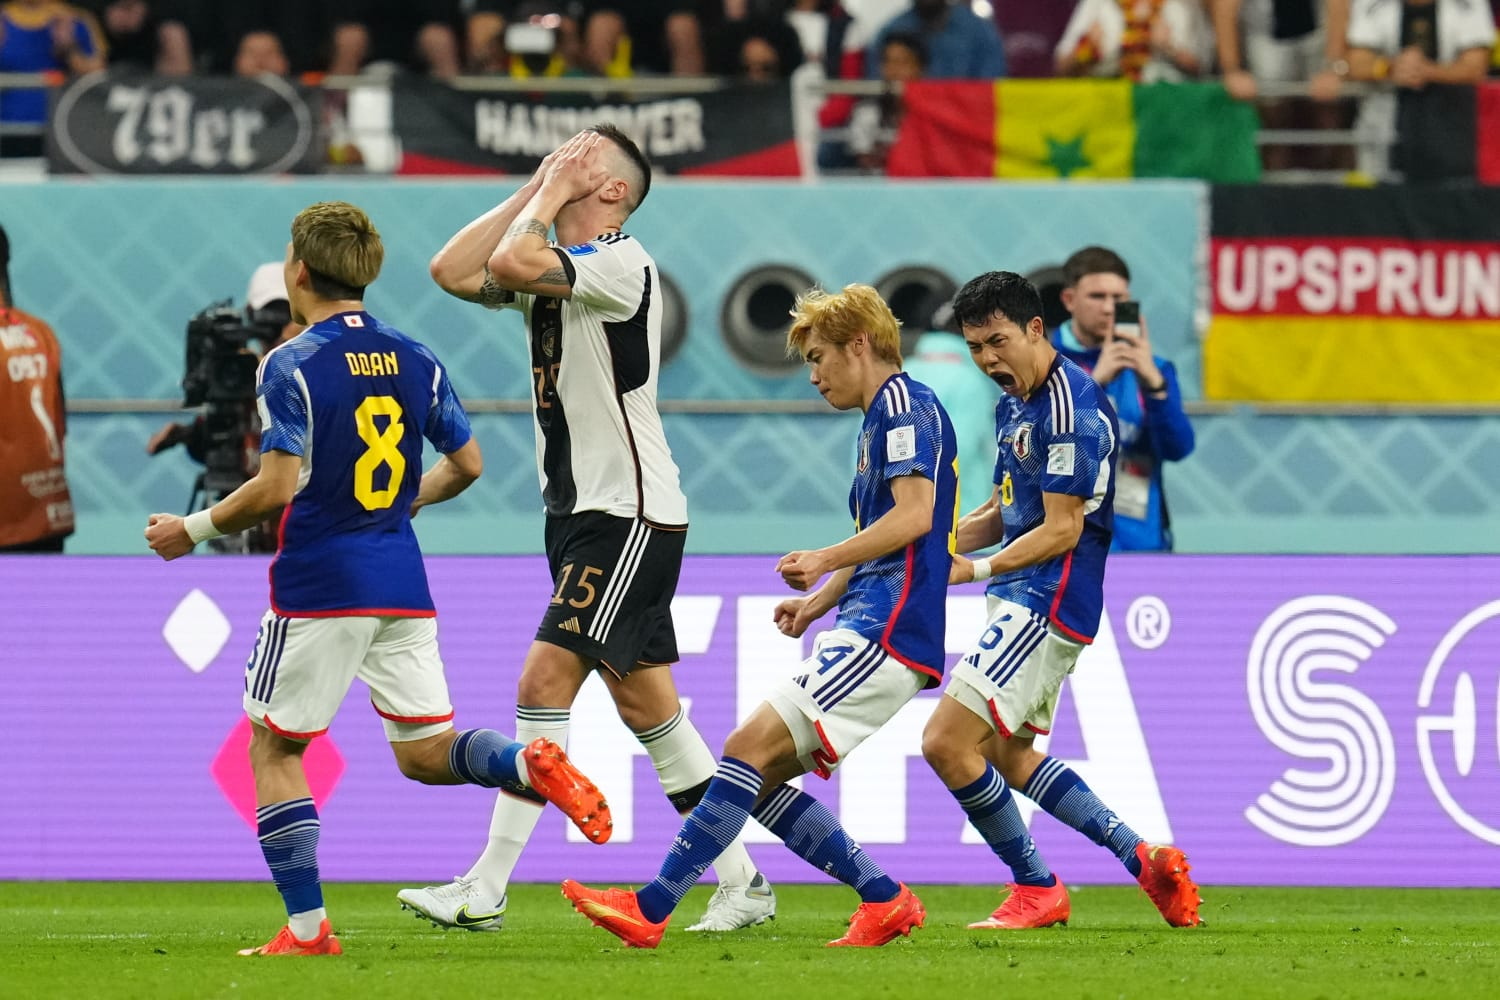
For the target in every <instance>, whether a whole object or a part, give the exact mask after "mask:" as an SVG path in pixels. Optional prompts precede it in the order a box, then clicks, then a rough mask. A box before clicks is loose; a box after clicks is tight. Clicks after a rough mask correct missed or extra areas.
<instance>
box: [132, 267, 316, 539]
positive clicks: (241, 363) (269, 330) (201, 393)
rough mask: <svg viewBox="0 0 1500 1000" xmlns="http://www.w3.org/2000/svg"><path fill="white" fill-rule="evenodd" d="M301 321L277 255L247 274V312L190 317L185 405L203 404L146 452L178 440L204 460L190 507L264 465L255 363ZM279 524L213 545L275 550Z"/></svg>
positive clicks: (223, 308)
mask: <svg viewBox="0 0 1500 1000" xmlns="http://www.w3.org/2000/svg"><path fill="white" fill-rule="evenodd" d="M301 329H302V328H301V326H299V325H298V324H296V323H294V322H292V314H291V306H290V305H289V304H288V302H287V295H286V283H285V280H284V279H283V277H282V265H281V262H280V261H271V262H269V263H266V264H262V265H260V267H258V268H256V269H255V273H254V274H252V275H251V276H250V287H249V288H248V289H247V291H246V292H245V309H244V312H243V313H242V312H240V311H238V310H235V309H233V308H231V307H230V305H229V303H228V302H220V303H215V304H214V305H211V306H209V307H208V308H206V309H204V310H203V311H202V312H200V313H198V314H197V315H196V316H194V317H193V318H192V319H190V320H189V321H188V326H187V338H186V339H187V361H186V364H185V366H184V372H183V377H182V391H183V401H182V405H183V406H200V407H202V412H200V413H199V414H198V416H197V417H196V418H195V419H194V420H193V421H192V422H191V423H182V424H179V423H169V424H167V425H166V426H164V427H162V428H161V429H160V430H159V431H157V432H156V433H155V434H153V435H151V438H150V440H148V441H147V442H146V453H147V454H149V455H157V454H160V453H161V452H163V451H166V450H167V449H168V448H172V447H174V446H176V445H179V444H181V445H183V446H185V447H186V448H187V453H188V457H189V458H191V459H192V460H193V461H195V462H198V463H200V464H202V466H203V472H202V473H200V474H199V476H198V480H197V482H196V483H194V485H193V492H192V496H191V497H190V498H189V500H188V512H189V513H191V512H193V511H195V510H201V509H206V508H208V507H211V506H213V504H214V503H216V502H217V501H218V500H220V499H222V498H223V497H225V496H228V495H229V494H230V493H232V492H234V490H235V489H237V488H238V487H239V486H240V484H241V483H243V482H245V481H246V480H248V479H250V478H251V477H252V476H254V475H255V472H256V470H257V469H258V468H259V467H260V417H259V414H258V413H257V412H256V406H255V371H256V368H257V367H258V366H259V364H260V359H261V357H262V356H263V355H264V354H265V353H266V352H267V351H269V350H270V349H271V348H273V347H275V346H276V345H277V344H280V343H282V342H283V341H285V340H289V339H291V338H292V337H294V336H296V335H297V333H298V332H299V331H300V330H301ZM275 528H276V526H275V522H274V521H268V522H267V523H266V524H264V525H262V526H261V527H259V528H256V529H253V530H251V531H248V532H245V533H244V534H243V535H239V536H225V537H224V538H222V539H214V540H212V541H211V542H210V546H211V547H213V548H214V549H215V550H216V551H221V552H231V551H233V552H274V551H275V550H276V530H275Z"/></svg>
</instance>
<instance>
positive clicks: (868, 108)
mask: <svg viewBox="0 0 1500 1000" xmlns="http://www.w3.org/2000/svg"><path fill="white" fill-rule="evenodd" d="M926 69H927V47H926V46H925V45H923V44H922V39H921V37H920V36H918V35H914V34H909V33H907V32H904V31H898V32H895V33H893V34H889V35H886V36H885V44H884V47H883V48H882V49H881V54H880V78H881V79H882V80H884V81H885V82H886V83H888V84H892V85H893V89H891V90H887V91H886V92H885V93H883V94H881V95H880V96H879V97H870V98H866V99H864V100H862V101H860V102H859V103H858V104H857V105H855V107H854V114H853V115H852V116H851V117H850V119H849V153H850V155H852V156H853V157H854V162H855V163H857V164H858V165H859V166H860V168H861V169H864V170H869V171H873V172H875V173H881V172H883V171H884V170H885V158H886V155H887V154H888V153H889V152H890V149H891V143H893V142H894V141H895V140H896V132H897V131H898V130H899V129H900V128H901V115H902V113H903V112H904V111H905V109H906V104H905V102H904V101H903V100H902V99H901V92H900V89H899V87H900V85H902V84H907V83H910V82H911V81H913V80H919V79H921V78H922V74H923V73H924V72H925V71H926ZM956 335H957V334H956V332H955V336H956ZM960 339H962V338H960ZM966 360H967V359H966ZM964 367H965V368H968V369H972V370H974V371H976V372H977V371H978V369H977V368H974V366H973V365H970V364H965V365H964ZM917 381H919V382H920V381H922V379H921V378H920V377H918V378H917ZM939 396H941V393H939ZM985 419H986V421H987V422H988V423H990V424H993V423H994V420H993V414H990V415H987V416H986V417H985ZM967 509H968V508H965V510H967Z"/></svg>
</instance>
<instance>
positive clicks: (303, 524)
mask: <svg viewBox="0 0 1500 1000" xmlns="http://www.w3.org/2000/svg"><path fill="white" fill-rule="evenodd" d="M384 253H385V251H384V248H383V246H382V245H381V242H380V234H379V233H378V232H376V231H375V227H374V226H373V225H372V224H371V222H370V220H369V218H368V217H367V216H366V215H365V213H364V212H363V211H361V210H360V209H358V208H356V207H355V206H353V205H350V204H347V203H345V202H322V203H319V204H316V205H313V206H311V207H309V208H306V209H304V210H303V211H302V212H301V213H299V214H298V215H297V217H296V219H295V220H294V221H293V222H292V241H291V243H290V244H289V245H288V247H287V255H286V265H285V278H286V287H287V293H288V295H287V298H288V301H289V303H290V305H291V313H292V318H293V319H294V320H295V321H296V322H298V323H300V324H305V325H306V326H307V329H305V330H304V331H302V333H300V334H299V335H297V336H296V337H294V338H292V339H291V340H289V341H286V342H285V343H283V344H281V345H280V346H278V347H276V348H275V349H274V350H272V351H271V352H270V353H268V354H267V355H266V357H265V359H264V360H263V361H262V362H261V366H260V371H259V373H258V376H257V378H256V401H257V404H258V405H259V408H260V415H261V422H262V426H263V430H262V433H261V451H262V455H261V464H260V471H259V472H257V473H256V475H255V477H254V478H252V479H250V480H249V481H248V482H246V483H245V484H244V485H242V486H241V487H240V488H239V489H237V490H235V491H234V492H233V493H231V494H230V495H229V496H227V497H225V498H224V499H223V500H221V501H219V502H218V503H216V504H214V505H213V506H212V507H211V508H209V509H208V510H203V511H199V512H198V513H196V514H192V515H189V516H188V517H186V518H181V517H177V516H175V515H172V514H153V515H151V517H150V520H149V523H148V525H147V528H146V540H147V541H148V542H149V543H150V545H151V548H152V550H153V551H155V552H156V553H157V554H158V555H160V556H162V558H164V559H176V558H177V557H178V556H182V555H185V554H187V553H188V552H189V551H191V550H192V548H193V546H194V545H196V544H197V543H198V542H201V541H203V540H204V539H206V538H214V537H216V536H218V535H220V534H226V533H231V532H236V531H244V530H245V529H246V528H249V527H251V526H252V525H255V524H259V523H260V522H261V521H263V520H264V519H265V518H266V517H268V516H270V515H272V514H273V513H275V512H277V511H281V510H283V508H284V512H283V513H282V516H281V531H280V544H279V546H278V548H277V552H276V557H275V559H274V560H273V561H272V563H271V610H270V611H268V612H267V613H266V615H265V617H264V618H263V619H262V620H261V626H260V632H259V634H258V635H257V637H256V641H255V649H254V651H253V652H252V653H251V655H250V661H249V663H248V664H247V666H246V674H245V694H244V708H245V712H246V714H248V715H249V717H250V721H251V722H252V724H253V728H252V731H251V733H252V735H251V738H250V764H251V768H252V770H253V771H254V773H255V797H256V807H257V808H256V816H257V821H258V833H259V836H260V844H261V850H262V852H263V853H264V854H265V858H266V864H267V865H268V866H269V867H270V869H271V876H272V878H273V879H274V880H275V882H276V888H277V889H278V890H280V892H281V895H282V899H283V900H284V901H285V903H286V910H287V924H286V926H284V927H283V928H282V929H281V931H280V932H279V933H278V934H277V935H276V936H275V937H273V938H272V939H271V940H270V941H269V942H268V943H267V944H264V945H262V946H260V947H259V948H250V949H246V950H245V951H242V952H240V954H241V955H337V954H341V952H342V949H341V947H340V945H339V941H338V938H337V937H335V936H334V935H333V933H332V930H331V928H330V925H329V922H328V919H327V913H326V911H325V909H324V906H323V890H322V885H321V883H320V881H319V877H318V862H317V848H318V833H319V830H320V821H319V819H318V811H317V808H316V807H315V806H314V804H313V800H312V797H311V793H310V791H309V790H308V784H307V777H306V774H305V773H304V771H303V767H302V755H303V753H304V751H306V749H307V746H308V744H309V742H311V741H312V740H313V739H315V738H316V737H318V736H321V735H322V734H323V733H324V732H326V731H327V730H328V727H329V724H330V723H331V722H332V721H333V717H334V713H335V712H336V711H337V710H338V707H339V704H340V702H342V701H343V699H344V696H345V694H347V693H348V690H349V685H350V684H351V683H352V682H353V681H354V679H355V678H356V677H358V678H360V679H362V680H364V681H365V683H366V684H368V685H369V687H370V700H371V702H372V703H373V705H374V707H375V711H376V712H377V713H378V714H379V715H380V716H381V718H382V719H383V720H384V723H385V731H386V737H387V739H389V740H390V744H391V749H392V750H393V751H394V752H395V755H396V763H397V765H398V766H399V767H400V769H401V773H402V774H405V775H406V776H407V777H409V778H412V779H414V780H416V781H421V782H425V783H427V784H433V785H448V784H461V783H468V784H474V785H483V786H485V787H488V788H496V787H499V786H500V785H501V784H516V783H519V784H521V785H523V786H525V787H528V788H531V789H534V790H535V791H536V792H537V793H538V794H540V795H542V796H544V797H545V798H547V799H548V800H549V801H551V802H553V803H554V804H556V805H557V806H558V807H559V808H561V809H562V810H563V811H564V812H566V813H567V814H568V815H569V817H570V818H571V819H572V820H573V821H574V822H575V823H576V824H577V825H578V826H579V828H580V829H582V830H583V831H584V833H585V834H586V835H587V836H588V837H589V839H590V840H593V841H595V842H597V843H602V842H603V841H605V840H607V839H608V838H609V830H610V822H609V810H608V807H607V806H606V805H605V804H604V801H603V799H602V798H601V797H600V796H599V792H598V789H597V788H595V787H594V786H593V784H592V783H590V782H589V781H588V779H587V778H585V777H583V776H582V775H581V774H579V773H578V771H577V770H576V769H575V768H574V767H573V766H572V765H571V764H570V763H569V762H568V760H567V757H566V755H564V754H563V752H562V750H561V749H560V748H559V747H558V746H557V745H556V744H554V743H552V742H551V741H548V740H545V739H537V740H536V741H534V742H532V743H531V744H529V745H528V746H525V747H523V746H522V745H521V744H520V743H517V742H516V741H514V740H511V739H510V738H508V737H506V736H502V735H500V734H499V733H497V732H495V731H494V730H491V729H468V730H464V731H463V732H457V731H455V729H454V727H453V721H452V720H453V706H452V704H451V703H450V702H449V700H448V687H447V683H446V682H445V681H444V678H443V662H442V659H441V658H440V657H439V655H438V645H437V625H436V622H435V616H436V611H434V609H433V605H432V597H431V595H430V594H429V593H428V589H427V574H426V571H425V569H424V568H423V565H422V553H421V550H420V549H419V548H418V546H417V537H416V534H415V533H414V532H413V531H412V525H411V519H412V516H413V515H414V514H415V513H416V512H417V511H418V510H420V509H421V508H422V507H424V506H427V505H428V504H434V503H441V502H443V501H444V500H448V499H451V498H452V497H455V496H457V495H458V494H459V493H461V492H463V490H464V489H466V488H467V487H468V486H469V485H470V484H471V483H473V482H474V480H476V479H477V478H478V477H479V474H480V471H481V468H482V464H483V463H482V459H481V457H480V454H479V445H478V443H477V442H476V441H475V440H474V439H473V437H472V435H471V433H470V430H469V419H468V417H467V415H466V414H465V413H464V409H463V406H462V405H461V404H460V403H459V400H458V397H457V396H456V395H455V394H454V392H453V387H452V385H451V384H450V383H449V381H448V374H447V372H446V371H445V370H444V369H443V367H442V365H441V364H439V362H438V360H437V358H436V357H435V356H434V355H433V353H432V352H431V351H430V350H428V349H427V348H426V347H424V346H423V345H421V344H419V343H417V342H416V341H415V340H412V339H411V338H410V337H408V336H406V335H405V334H403V333H401V332H400V331H399V330H396V329H394V328H393V327H390V326H388V325H386V324H385V323H383V322H381V321H380V320H378V319H376V318H375V317H374V316H371V315H370V314H369V313H368V312H367V311H365V307H364V302H363V299H364V291H365V287H366V286H368V285H369V284H370V283H371V282H372V281H374V280H375V276H376V275H377V274H379V272H380V265H381V262H382V260H383V258H384ZM424 437H425V438H426V439H427V440H428V441H430V442H431V443H432V445H433V447H434V448H436V449H437V450H438V451H439V452H441V453H442V458H440V459H439V460H438V462H437V463H436V464H435V465H434V466H433V467H432V468H431V469H430V470H428V471H427V472H426V473H425V474H423V473H422V471H421V470H422V439H423V438H424Z"/></svg>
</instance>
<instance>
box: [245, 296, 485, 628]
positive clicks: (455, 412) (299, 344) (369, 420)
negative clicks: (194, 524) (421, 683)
mask: <svg viewBox="0 0 1500 1000" xmlns="http://www.w3.org/2000/svg"><path fill="white" fill-rule="evenodd" d="M256 396H257V397H258V403H259V406H260V418H261V425H262V430H261V439H260V448H261V451H262V452H267V451H271V450H273V449H274V450H276V451H284V452H287V453H289V454H292V455H299V456H301V458H302V473H301V476H300V477H299V479H298V483H297V493H296V495H295V496H294V497H293V498H292V502H291V503H290V504H288V505H287V508H286V511H285V513H283V515H282V519H281V530H280V533H279V534H280V537H279V539H278V543H277V548H276V558H275V559H274V560H273V561H272V563H271V607H272V608H273V609H275V611H276V613H277V614H280V615H285V616H288V617H292V618H322V617H331V616H337V615H394V616H404V617H431V616H432V615H433V614H434V611H433V607H432V596H431V595H430V594H429V593H428V591H427V571H426V569H425V568H424V567H423V565H422V552H421V550H420V549H419V548H418V547H417V536H416V533H415V532H414V531H412V526H411V503H412V500H413V499H415V498H416V495H417V486H418V483H419V482H420V480H421V478H422V438H423V437H424V436H425V437H426V438H427V440H428V441H431V442H432V446H433V447H434V448H436V449H437V450H438V451H439V452H442V453H444V454H447V453H449V452H454V451H457V450H458V449H459V448H462V447H463V446H464V445H465V444H466V443H467V442H468V440H469V438H470V436H471V433H470V431H469V418H468V416H467V414H465V413H464V409H463V406H462V404H460V403H459V401H458V397H457V396H455V395H454V393H453V387H452V386H451V385H450V384H449V382H448V375H447V373H446V372H444V371H443V368H442V366H441V365H440V364H438V360H437V358H436V357H435V356H434V355H433V353H432V352H431V351H429V350H428V349H427V348H426V347H424V346H423V345H421V344H419V343H417V342H416V341H415V340H412V339H411V338H410V337H407V336H406V335H405V334H403V333H401V332H400V331H398V330H394V329H392V328H391V327H389V326H386V325H385V324H384V323H382V322H380V321H379V320H377V319H375V318H374V317H372V316H371V315H370V314H369V313H366V312H346V313H340V314H338V315H336V316H331V317H329V318H328V319H325V320H323V321H322V322H320V323H316V324H314V325H313V326H310V327H308V328H307V329H306V330H304V331H303V332H302V333H301V334H300V335H298V336H296V337H294V338H292V339H291V340H289V341H287V342H286V343H285V344H282V345H281V346H280V347H277V348H276V349H275V350H273V351H271V352H270V353H269V354H267V355H266V357H265V360H264V361H262V362H261V367H260V374H259V376H258V378H257V385H256Z"/></svg>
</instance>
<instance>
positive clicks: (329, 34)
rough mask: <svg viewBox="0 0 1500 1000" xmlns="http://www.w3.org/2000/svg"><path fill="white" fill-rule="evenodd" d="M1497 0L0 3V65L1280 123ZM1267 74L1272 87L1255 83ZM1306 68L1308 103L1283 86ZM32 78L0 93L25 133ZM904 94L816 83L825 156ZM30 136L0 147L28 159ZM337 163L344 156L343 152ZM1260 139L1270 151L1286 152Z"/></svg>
mask: <svg viewBox="0 0 1500 1000" xmlns="http://www.w3.org/2000/svg"><path fill="white" fill-rule="evenodd" d="M1497 6H1500V0H243V2H236V3H233V4H221V3H215V2H212V0H81V2H79V3H76V4H68V3H61V2H56V0H8V2H5V3H3V4H0V73H44V74H55V75H56V76H57V78H59V79H66V78H68V77H70V76H76V75H79V74H83V73H87V72H92V71H95V70H98V69H101V68H108V69H111V70H119V71H126V72H129V71H135V72H151V73H156V74H159V75H188V74H221V75H222V74H239V75H244V76H254V75H258V74H262V73H270V74H274V75H278V76H296V77H298V78H300V79H302V80H304V81H305V82H309V83H315V82H317V81H318V80H319V79H321V78H322V77H323V76H324V75H333V76H349V75H356V74H360V73H364V72H371V71H381V70H384V71H393V70H394V71H398V72H408V73H414V74H422V75H427V76H431V77H434V78H437V79H452V78H454V77H458V76H463V75H485V74H504V75H509V76H513V77H522V78H532V77H558V76H601V77H608V78H624V77H632V76H664V75H672V76H702V75H714V76H727V77H736V78H739V79H742V80H745V81H754V82H758V81H775V80H783V79H788V78H791V77H793V76H794V75H796V74H801V75H802V76H804V77H806V76H812V77H815V78H822V79H825V80H840V79H842V80H859V79H871V80H884V81H886V82H887V83H890V84H895V85H900V84H903V83H906V82H909V81H912V80H915V79H920V78H927V79H998V78H1002V77H1039V76H1071V77H1096V78H1116V79H1127V80H1131V81H1135V82H1146V83H1149V82H1155V81H1177V80H1188V79H1196V78H1204V77H1216V78H1217V77H1222V79H1223V80H1224V83H1225V86H1226V87H1227V88H1228V90H1229V92H1230V93H1231V95H1233V96H1234V97H1236V98H1238V99H1241V100H1246V101H1258V102H1259V104H1260V108H1261V111H1262V114H1263V117H1264V120H1265V123H1266V124H1267V125H1268V126H1270V127H1273V128H1276V127H1310V128H1336V127H1339V126H1340V125H1347V124H1348V123H1349V121H1350V120H1351V118H1352V109H1344V111H1343V113H1342V114H1340V113H1339V111H1338V109H1337V108H1336V107H1335V105H1334V104H1333V101H1334V99H1335V98H1337V97H1338V96H1339V94H1340V92H1341V88H1342V85H1343V83H1344V82H1345V81H1356V82H1357V81H1389V82H1390V83H1392V84H1394V85H1396V86H1397V87H1403V88H1410V89H1420V88H1422V87H1424V86H1426V85H1427V84H1428V83H1475V82H1478V81H1479V80H1481V79H1482V78H1483V77H1485V76H1486V74H1488V73H1490V72H1493V71H1495V69H1496V68H1497V66H1500V49H1497V47H1496V44H1495V37H1496V36H1495V17H1494V8H1496V7H1497ZM1267 84H1271V85H1273V86H1272V88H1271V89H1270V92H1269V93H1268V92H1267V87H1266V85H1267ZM1284 84H1293V85H1302V86H1305V87H1307V88H1308V91H1309V93H1310V94H1311V96H1312V97H1313V98H1315V99H1316V102H1315V103H1314V104H1313V105H1312V106H1307V105H1306V104H1305V103H1304V104H1290V103H1289V102H1287V101H1285V100H1281V99H1278V94H1277V93H1276V92H1275V86H1274V85H1284ZM46 102H47V94H46V91H45V90H43V89H40V88H26V87H20V86H12V87H8V88H4V89H0V125H4V126H12V127H11V128H7V129H6V131H7V133H8V134H9V135H11V136H14V135H16V134H17V129H15V128H14V126H20V130H19V131H20V132H21V133H25V132H28V131H29V132H31V133H38V132H40V130H41V129H40V126H42V125H43V124H44V123H45V121H46V108H47V103H46ZM899 117H900V102H899V100H896V99H894V98H892V97H890V96H887V97H886V98H884V99H883V100H881V99H867V100H865V101H864V102H860V101H858V100H856V99H855V98H854V97H852V96H849V95H847V94H844V95H838V94H834V95H833V96H830V97H829V98H828V99H827V100H826V101H825V102H824V103H823V105H822V108H821V110H820V111H819V112H818V121H819V124H820V125H821V127H822V128H823V129H825V130H829V129H834V130H839V132H840V135H841V137H842V144H841V145H840V147H839V149H838V150H837V152H836V155H834V156H832V157H829V156H824V158H823V159H824V161H825V162H823V166H824V167H831V168H844V169H860V170H877V171H878V170H879V169H881V167H882V164H883V154H884V150H885V147H886V146H887V145H888V144H889V141H890V138H891V137H892V136H893V135H894V131H895V128H896V126H897V125H898V124H899ZM40 142H41V140H40V136H39V135H35V134H32V135H26V136H25V138H24V139H23V140H21V141H19V142H18V141H17V140H15V139H14V138H11V139H9V141H8V142H7V143H6V144H5V147H4V149H3V150H0V151H3V152H4V153H7V154H10V155H16V154H20V155H36V154H37V153H38V152H39V151H40ZM336 159H337V158H336ZM1285 159H1286V157H1285V156H1284V155H1281V154H1279V153H1278V152H1277V151H1276V150H1275V149H1274V148H1273V149H1272V151H1271V152H1269V153H1268V154H1267V165H1268V166H1277V165H1283V164H1282V161H1283V160H1285Z"/></svg>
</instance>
